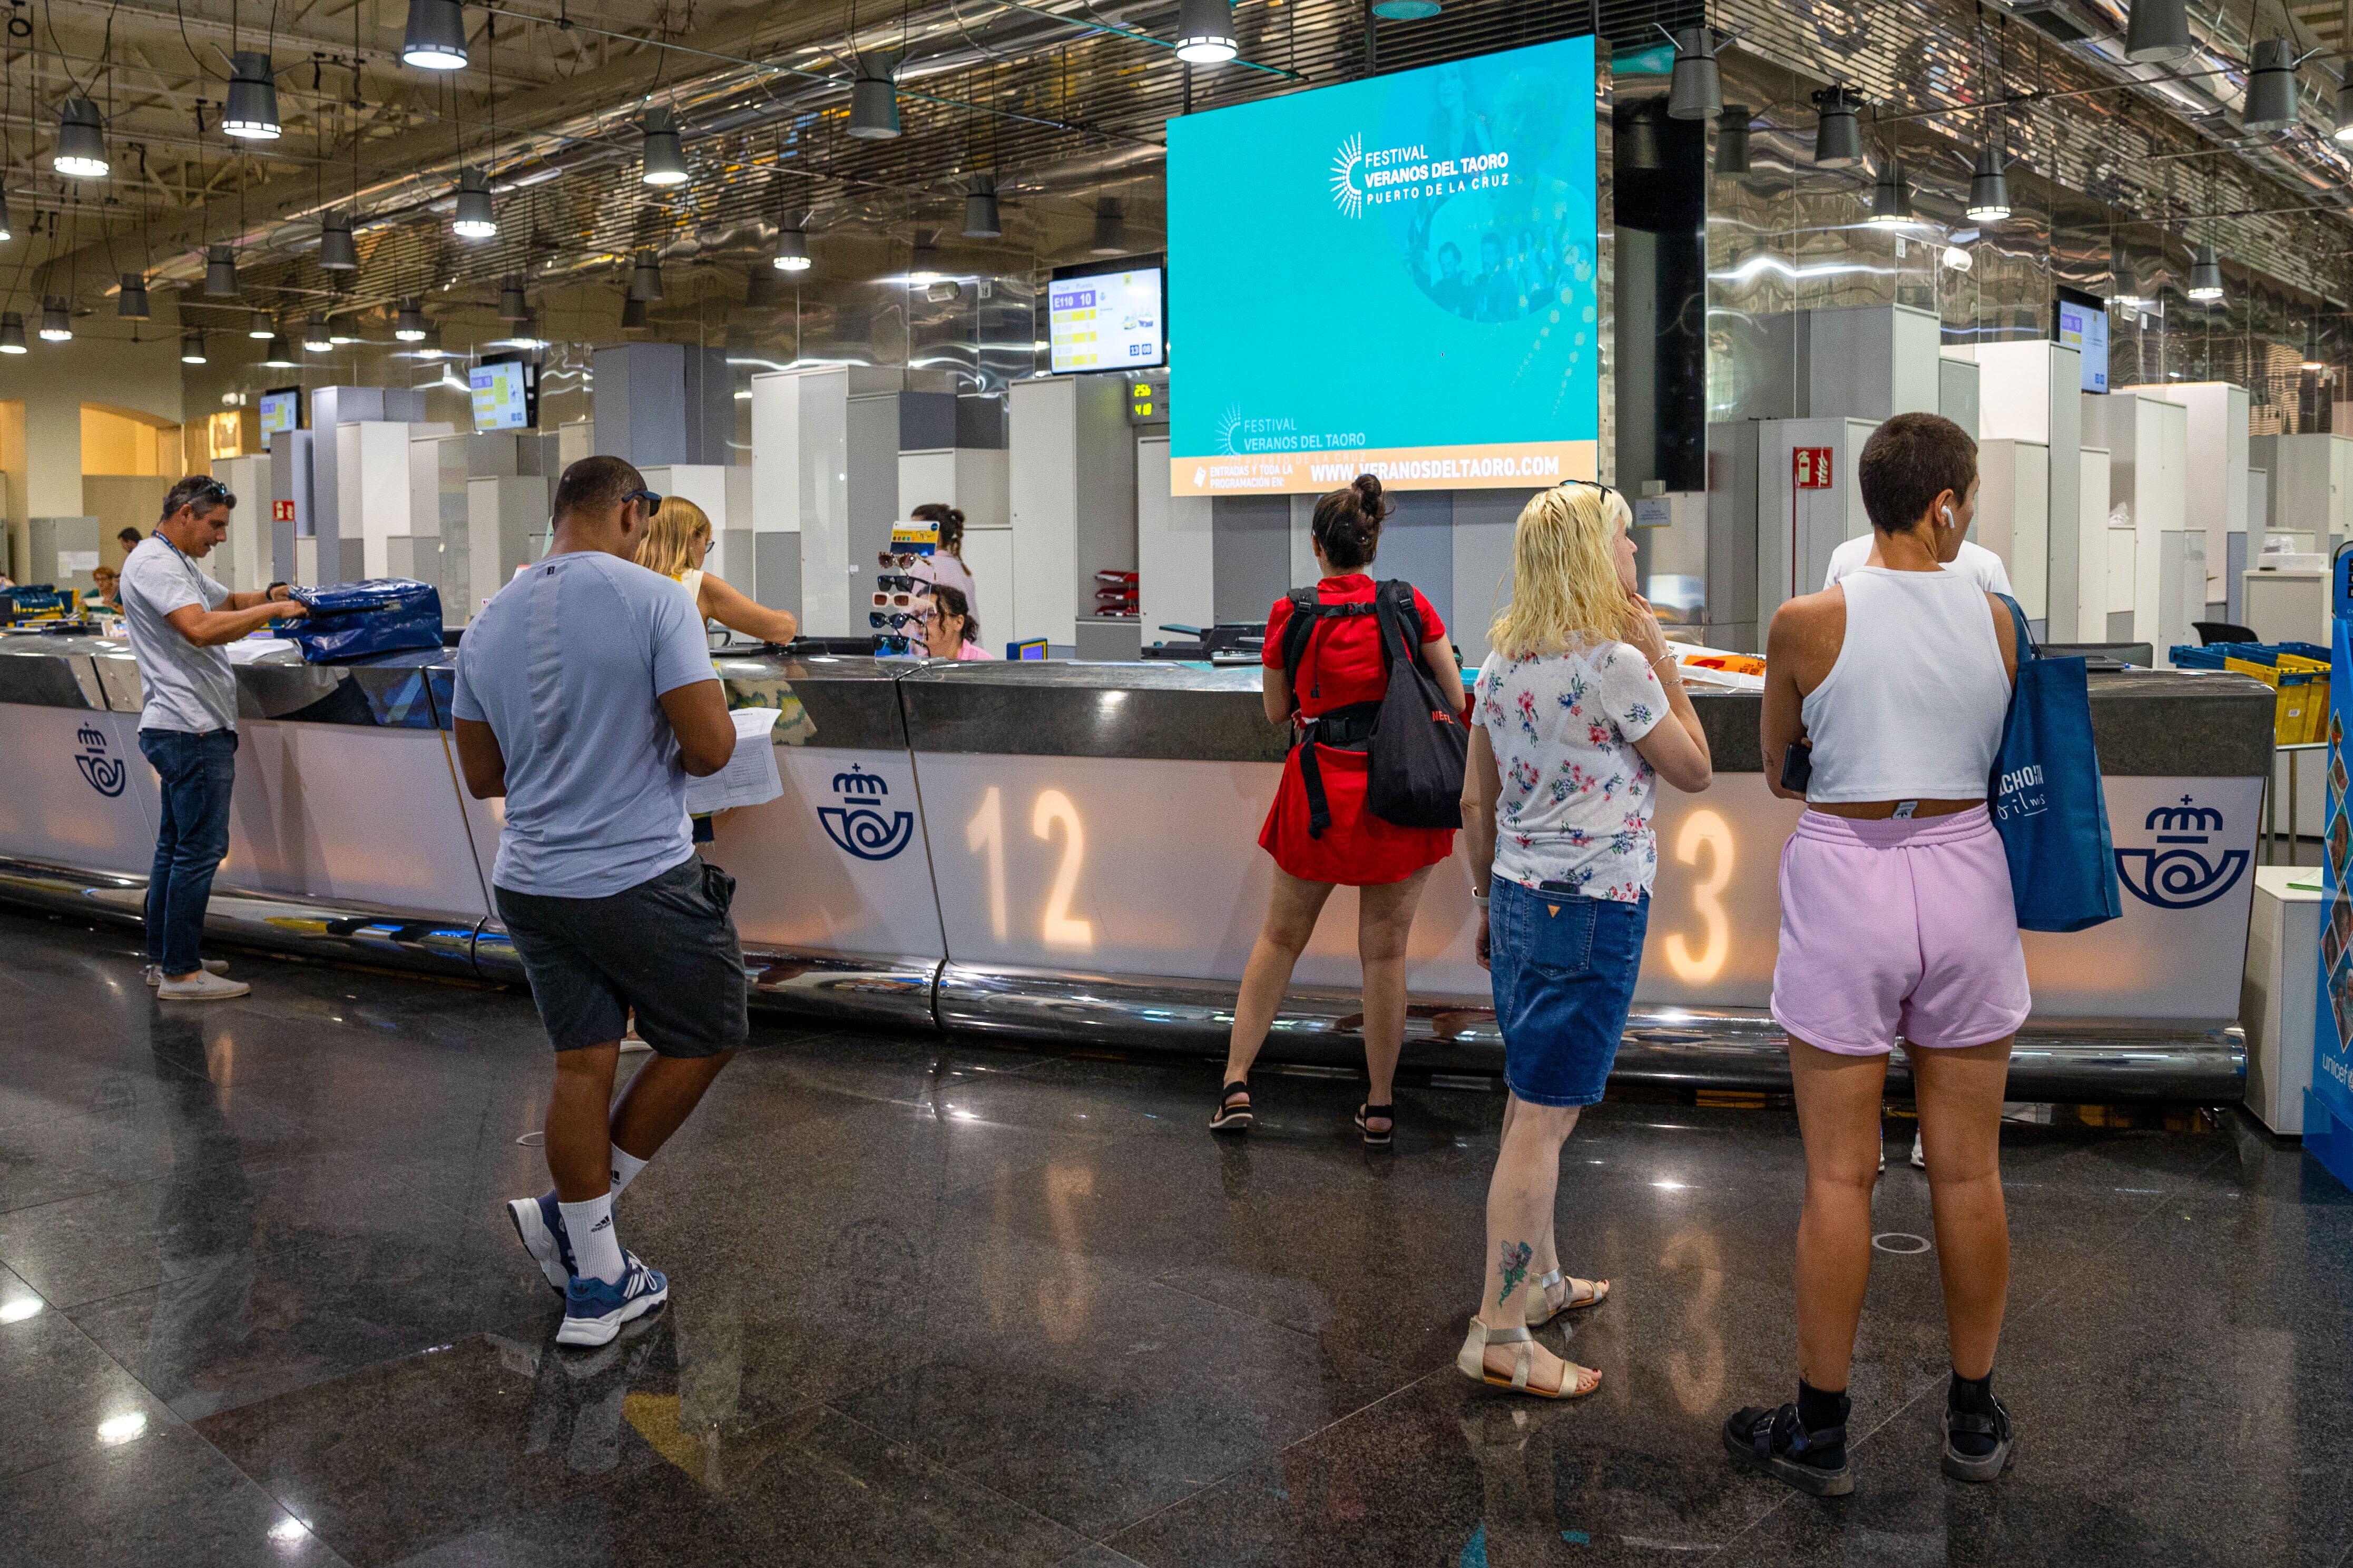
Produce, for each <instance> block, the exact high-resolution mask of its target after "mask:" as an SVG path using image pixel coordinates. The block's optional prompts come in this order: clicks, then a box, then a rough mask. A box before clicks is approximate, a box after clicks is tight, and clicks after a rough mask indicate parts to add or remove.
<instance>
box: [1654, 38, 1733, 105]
mask: <svg viewBox="0 0 2353 1568" xmlns="http://www.w3.org/2000/svg"><path fill="white" fill-rule="evenodd" d="M1715 50H1716V42H1715V34H1713V33H1711V32H1710V31H1709V30H1708V29H1707V28H1705V27H1685V28H1683V29H1682V30H1681V31H1680V32H1678V33H1676V34H1675V70H1674V75H1673V77H1672V79H1670V83H1669V86H1668V89H1667V118H1668V119H1670V120H1713V119H1715V117H1716V116H1717V115H1719V114H1721V113H1723V112H1724V77H1723V73H1722V72H1721V71H1719V70H1718V69H1717V68H1716V63H1715Z"/></svg>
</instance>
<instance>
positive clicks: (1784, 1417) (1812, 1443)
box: [1724, 1391, 1854, 1497]
mask: <svg viewBox="0 0 2353 1568" xmlns="http://www.w3.org/2000/svg"><path fill="white" fill-rule="evenodd" d="M1808 1392H1810V1391H1808ZM1832 1397H1834V1398H1835V1399H1836V1400H1837V1402H1838V1403H1837V1409H1838V1424H1837V1425H1835V1426H1831V1425H1827V1424H1825V1425H1822V1426H1813V1427H1809V1426H1806V1425H1805V1423H1804V1422H1803V1421H1801V1420H1799V1416H1798V1406H1797V1405H1795V1404H1789V1405H1782V1406H1780V1407H1779V1408H1778V1409H1776V1410H1766V1409H1761V1408H1758V1407H1757V1406H1755V1405H1751V1406H1749V1407H1748V1408H1747V1409H1746V1410H1742V1411H1739V1412H1737V1413H1736V1414H1735V1415H1733V1416H1732V1418H1731V1419H1730V1420H1728V1421H1726V1422H1725V1424H1724V1448H1725V1452H1726V1453H1728V1454H1730V1455H1731V1456H1732V1458H1733V1459H1734V1461H1735V1462H1736V1463H1737V1464H1738V1465H1739V1466H1740V1467H1741V1468H1744V1469H1749V1470H1754V1471H1756V1472H1757V1474H1758V1475H1760V1476H1771V1477H1772V1478H1773V1479H1776V1480H1779V1481H1787V1482H1788V1484H1789V1485H1791V1486H1793V1487H1795V1488H1797V1489H1799V1491H1801V1492H1810V1493H1811V1494H1813V1495H1814V1496H1815V1497H1844V1496H1846V1495H1847V1493H1849V1492H1851V1491H1852V1490H1854V1472H1853V1470H1852V1469H1851V1468H1848V1466H1847V1462H1846V1410H1847V1402H1846V1396H1845V1395H1844V1394H1838V1395H1833V1396H1832Z"/></svg>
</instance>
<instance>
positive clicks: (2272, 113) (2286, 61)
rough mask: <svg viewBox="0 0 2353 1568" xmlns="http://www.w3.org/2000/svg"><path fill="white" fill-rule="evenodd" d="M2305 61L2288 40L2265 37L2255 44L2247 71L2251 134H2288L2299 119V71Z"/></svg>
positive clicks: (2247, 103) (2247, 120)
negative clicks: (2297, 71)
mask: <svg viewBox="0 0 2353 1568" xmlns="http://www.w3.org/2000/svg"><path fill="white" fill-rule="evenodd" d="M2303 63H2304V62H2303V61H2302V60H2301V59H2299V58H2297V56H2296V52H2295V45H2294V44H2292V43H2290V42H2289V41H2288V40H2287V39H2285V38H2264V39H2262V40H2260V41H2258V42H2257V43H2256V45H2255V53H2254V58H2253V61H2252V62H2251V64H2250V67H2249V69H2248V71H2247V101H2246V115H2245V117H2244V119H2243V120H2242V124H2244V125H2245V126H2246V128H2247V129H2248V130H2250V131H2285V130H2286V129H2288V127H2290V126H2292V125H2294V124H2295V122H2296V120H2297V118H2298V116H2297V114H2296V111H2295V71H2296V67H2298V66H2300V65H2302V64H2303Z"/></svg>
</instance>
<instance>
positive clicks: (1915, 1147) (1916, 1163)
mask: <svg viewBox="0 0 2353 1568" xmlns="http://www.w3.org/2000/svg"><path fill="white" fill-rule="evenodd" d="M1880 1158H1881V1159H1885V1158H1886V1156H1885V1155H1884V1154H1883V1155H1881V1156H1880ZM1912 1168H1913V1169H1914V1170H1915V1171H1925V1170H1926V1169H1927V1168H1928V1146H1927V1145H1926V1143H1923V1142H1920V1134H1918V1133H1917V1132H1915V1133H1914V1134H1912Z"/></svg>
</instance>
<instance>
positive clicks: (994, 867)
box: [964, 784, 1095, 948]
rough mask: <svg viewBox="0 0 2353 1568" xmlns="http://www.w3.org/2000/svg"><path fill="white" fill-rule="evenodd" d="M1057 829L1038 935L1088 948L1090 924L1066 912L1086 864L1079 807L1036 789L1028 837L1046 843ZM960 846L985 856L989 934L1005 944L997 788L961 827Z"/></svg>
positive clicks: (1001, 803) (1001, 809)
mask: <svg viewBox="0 0 2353 1568" xmlns="http://www.w3.org/2000/svg"><path fill="white" fill-rule="evenodd" d="M1057 825H1059V826H1060V828H1061V830H1062V860H1061V864H1060V866H1058V867H1057V868H1055V871H1054V885H1053V887H1052V888H1051V889H1049V890H1048V892H1047V894H1046V912H1045V918H1044V920H1043V921H1040V922H1039V931H1038V934H1039V938H1040V939H1041V940H1042V941H1043V942H1045V943H1046V945H1047V946H1049V947H1062V948H1092V947H1093V946H1094V944H1095V928H1094V922H1093V921H1085V920H1079V919H1076V918H1074V917H1073V916H1072V915H1071V899H1072V898H1073V897H1074V896H1075V895H1076V894H1077V892H1078V890H1079V868H1080V866H1081V864H1082V862H1083V861H1084V860H1085V859H1086V854H1087V830H1086V826H1085V825H1084V824H1083V823H1082V822H1081V821H1080V820H1079V808H1078V807H1077V806H1075V805H1071V797H1070V796H1069V795H1064V794H1063V793H1062V792H1061V791H1060V790H1058V789H1049V790H1040V791H1039V794H1038V798H1037V800H1036V802H1035V803H1034V804H1033V805H1031V807H1030V810H1029V832H1030V836H1031V837H1036V838H1041V839H1045V840H1048V841H1049V842H1050V841H1051V840H1052V838H1053V837H1054V828H1055V827H1056V826H1057ZM964 842H965V848H967V849H970V850H971V851H972V852H973V853H974V854H976V855H986V856H987V865H988V929H989V933H990V934H991V935H992V936H994V937H995V938H996V939H997V941H999V942H1004V941H1007V940H1008V938H1009V936H1010V934H1011V922H1010V921H1009V920H1008V916H1007V911H1006V907H1005V799H1004V795H1003V792H1002V791H1000V790H999V789H998V787H997V785H995V784H991V785H989V786H988V793H987V795H982V796H981V797H980V809H979V810H978V811H976V812H975V813H973V816H972V820H971V821H969V822H967V823H965V825H964Z"/></svg>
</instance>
